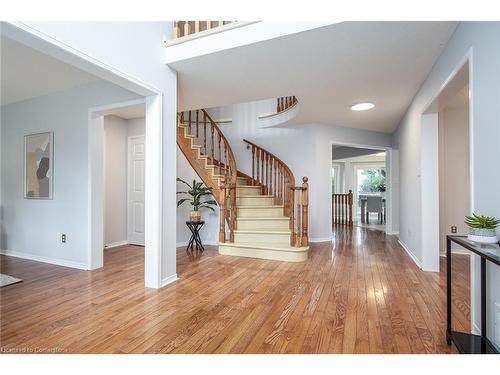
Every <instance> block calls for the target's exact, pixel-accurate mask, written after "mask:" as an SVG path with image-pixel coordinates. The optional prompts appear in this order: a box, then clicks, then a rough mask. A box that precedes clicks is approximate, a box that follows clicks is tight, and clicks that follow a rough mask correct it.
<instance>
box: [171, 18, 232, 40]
mask: <svg viewBox="0 0 500 375" xmlns="http://www.w3.org/2000/svg"><path fill="white" fill-rule="evenodd" d="M233 22H235V21H174V34H175V38H182V37H183V36H188V35H191V34H195V33H199V32H201V31H205V30H210V29H215V28H216V27H221V26H224V25H227V24H229V23H233Z"/></svg>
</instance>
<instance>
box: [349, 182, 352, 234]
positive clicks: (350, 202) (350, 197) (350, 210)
mask: <svg viewBox="0 0 500 375" xmlns="http://www.w3.org/2000/svg"><path fill="white" fill-rule="evenodd" d="M349 226H351V227H352V190H349Z"/></svg>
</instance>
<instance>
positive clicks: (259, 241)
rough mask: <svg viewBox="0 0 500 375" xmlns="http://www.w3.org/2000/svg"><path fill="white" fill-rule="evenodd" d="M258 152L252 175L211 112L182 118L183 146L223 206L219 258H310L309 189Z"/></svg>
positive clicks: (270, 157)
mask: <svg viewBox="0 0 500 375" xmlns="http://www.w3.org/2000/svg"><path fill="white" fill-rule="evenodd" d="M245 142H246V143H247V144H248V145H249V149H250V147H251V149H252V175H251V176H250V175H246V174H244V173H242V172H241V171H238V170H237V168H236V161H235V159H234V155H233V152H232V150H231V146H230V145H229V143H228V142H227V140H226V138H225V137H224V135H223V134H222V132H221V131H220V129H219V128H218V126H217V124H216V123H215V122H214V121H213V120H212V119H211V118H210V116H209V115H208V113H207V112H206V111H205V110H197V111H189V112H186V113H182V114H179V115H178V121H177V144H178V145H179V148H180V149H181V151H182V152H183V153H184V155H185V156H186V158H187V160H188V161H189V163H190V164H191V166H192V167H193V168H194V170H195V171H196V172H197V173H198V175H199V176H200V178H201V179H202V180H203V182H204V183H205V184H206V185H207V186H209V187H211V188H212V191H213V194H214V198H215V199H216V200H217V202H218V203H219V205H220V212H221V214H220V225H219V253H220V254H224V255H233V256H243V257H252V258H262V259H273V260H281V261H290V262H300V261H305V260H306V259H307V255H308V250H309V246H308V220H307V217H308V213H307V210H308V202H307V201H308V183H307V177H304V178H303V183H302V185H300V186H295V179H294V177H293V174H292V172H291V171H290V169H289V168H288V167H287V166H286V165H285V164H284V163H283V162H282V161H281V160H280V159H279V158H277V157H276V156H275V155H273V154H271V153H269V152H268V151H266V150H264V149H262V148H261V147H259V146H257V145H255V144H254V143H252V142H250V141H247V140H245Z"/></svg>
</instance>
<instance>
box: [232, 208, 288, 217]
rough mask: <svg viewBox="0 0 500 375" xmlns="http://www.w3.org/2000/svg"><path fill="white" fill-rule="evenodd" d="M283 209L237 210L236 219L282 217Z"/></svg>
mask: <svg viewBox="0 0 500 375" xmlns="http://www.w3.org/2000/svg"><path fill="white" fill-rule="evenodd" d="M282 216H283V207H262V208H237V212H236V217H282Z"/></svg>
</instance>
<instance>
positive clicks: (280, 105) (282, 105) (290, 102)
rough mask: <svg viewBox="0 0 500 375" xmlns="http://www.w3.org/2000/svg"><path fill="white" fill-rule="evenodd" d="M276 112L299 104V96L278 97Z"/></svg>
mask: <svg viewBox="0 0 500 375" xmlns="http://www.w3.org/2000/svg"><path fill="white" fill-rule="evenodd" d="M276 101H277V103H276V112H277V113H281V112H284V111H286V110H287V109H289V108H291V107H293V106H294V105H295V104H297V102H298V101H297V98H296V97H295V96H282V97H281V98H277V99H276Z"/></svg>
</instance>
